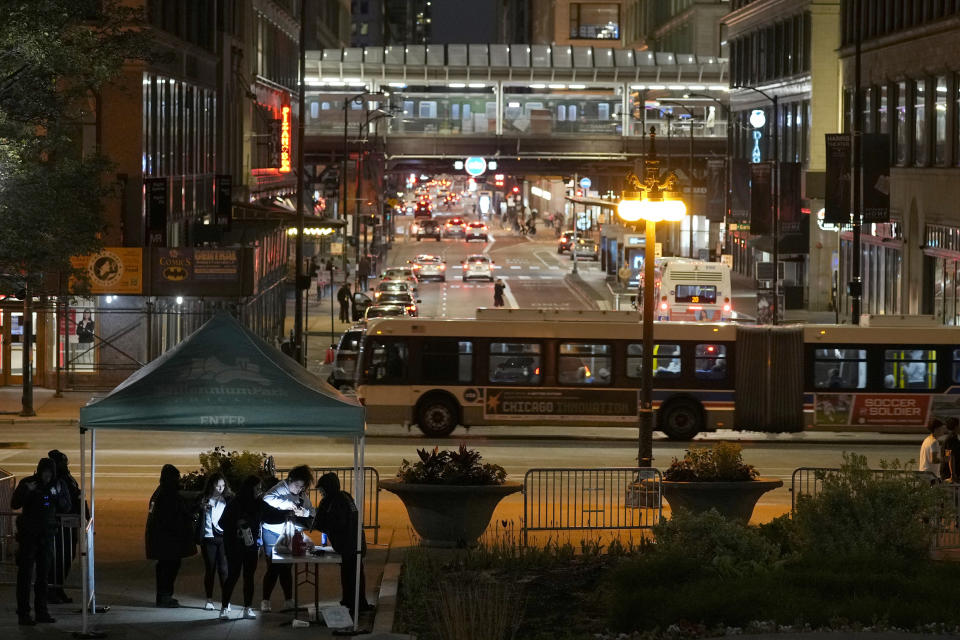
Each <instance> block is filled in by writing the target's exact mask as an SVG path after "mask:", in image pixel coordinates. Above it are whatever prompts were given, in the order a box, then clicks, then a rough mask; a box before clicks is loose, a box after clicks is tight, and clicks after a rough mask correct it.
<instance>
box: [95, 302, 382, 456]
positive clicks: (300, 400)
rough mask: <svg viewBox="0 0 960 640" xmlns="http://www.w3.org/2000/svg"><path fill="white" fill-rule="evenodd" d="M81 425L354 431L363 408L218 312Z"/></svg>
mask: <svg viewBox="0 0 960 640" xmlns="http://www.w3.org/2000/svg"><path fill="white" fill-rule="evenodd" d="M80 426H81V427H86V428H98V429H130V430H142V431H207V432H218V433H222V432H229V433H261V434H282V435H326V436H346V437H351V436H358V435H362V434H363V431H364V409H363V407H362V406H360V404H358V403H357V402H355V401H353V400H351V399H350V398H347V397H346V396H344V395H342V394H341V393H340V392H338V391H337V390H336V389H334V388H333V387H331V386H330V385H328V384H327V383H326V382H324V381H323V380H322V379H321V378H320V377H319V376H317V375H315V374H313V373H310V372H309V371H307V370H306V369H304V368H303V367H301V366H300V365H299V364H298V363H297V362H296V361H294V360H293V359H292V358H290V357H289V356H287V355H285V354H283V353H282V352H280V351H279V350H277V349H276V348H274V347H272V346H270V345H269V344H267V343H266V342H264V341H263V340H261V339H260V338H259V337H257V336H256V335H255V334H254V333H252V332H251V331H249V330H248V329H247V328H246V327H244V326H243V325H241V324H240V323H239V322H238V321H237V320H235V319H234V318H233V317H231V316H230V315H229V314H226V313H221V314H218V315H217V316H215V317H213V318H211V319H210V320H209V321H208V322H207V323H206V324H204V325H203V326H202V327H200V328H199V329H198V330H197V331H195V332H194V333H193V334H192V335H190V336H189V337H188V338H187V339H186V340H184V341H183V342H181V343H180V344H179V345H177V347H176V348H174V349H171V350H170V351H168V352H167V353H165V354H164V355H162V356H161V357H159V358H157V359H156V360H154V361H153V362H151V363H149V364H147V365H146V366H144V367H143V368H141V369H140V370H139V371H137V372H136V373H134V374H133V375H131V376H130V377H129V378H127V379H126V380H125V381H124V382H123V383H122V384H120V386H118V387H117V388H115V389H114V390H113V391H111V392H110V394H109V395H107V396H106V397H104V398H101V399H99V400H97V401H95V402H93V403H91V404H89V405H87V406H86V407H84V408H82V409H81V410H80Z"/></svg>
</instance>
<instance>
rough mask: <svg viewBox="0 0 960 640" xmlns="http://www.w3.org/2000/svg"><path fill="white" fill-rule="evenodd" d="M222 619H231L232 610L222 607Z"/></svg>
mask: <svg viewBox="0 0 960 640" xmlns="http://www.w3.org/2000/svg"><path fill="white" fill-rule="evenodd" d="M220 619H221V620H229V619H230V610H229V609H220Z"/></svg>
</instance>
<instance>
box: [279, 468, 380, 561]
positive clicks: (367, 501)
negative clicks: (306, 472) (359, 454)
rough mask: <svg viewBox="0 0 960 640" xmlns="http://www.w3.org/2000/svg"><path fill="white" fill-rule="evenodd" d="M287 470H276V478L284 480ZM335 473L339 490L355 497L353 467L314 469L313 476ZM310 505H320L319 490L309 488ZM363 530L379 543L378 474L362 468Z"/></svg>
mask: <svg viewBox="0 0 960 640" xmlns="http://www.w3.org/2000/svg"><path fill="white" fill-rule="evenodd" d="M289 471H290V470H289V469H277V477H278V478H286V477H287V473H289ZM331 472H332V473H335V474H337V478H339V480H340V488H341V489H343V490H344V491H346V492H347V493H349V494H350V495H353V496H355V495H356V491H354V488H353V467H314V469H313V476H314V478H319V477H320V476H322V475H323V474H325V473H331ZM309 492H310V493H309V495H310V503H311V504H313V506H314V507H316V506H317V505H318V504H320V490H319V489H317V488H316V487H309ZM363 528H364V530H365V531H367V530H371V531H373V544H378V543H379V542H380V474H379V473H378V472H377V470H376V469H374V468H373V467H364V468H363Z"/></svg>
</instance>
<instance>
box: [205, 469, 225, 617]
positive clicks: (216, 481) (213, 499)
mask: <svg viewBox="0 0 960 640" xmlns="http://www.w3.org/2000/svg"><path fill="white" fill-rule="evenodd" d="M229 497H230V489H229V487H227V479H226V478H224V477H223V474H222V473H213V474H211V475H210V476H209V477H208V478H207V484H206V486H205V487H204V489H203V495H202V496H201V498H200V508H201V511H200V518H199V520H198V522H199V526H200V528H201V531H200V533H201V534H202V535H201V536H200V555H202V556H203V588H204V591H205V593H206V595H207V603H206V604H205V605H204V607H203V608H204V609H206V610H207V611H213V610H214V609H215V607H214V606H213V579H214V577H215V576H216V577H218V578H219V582H220V593H221V594H222V593H223V583H224V581H225V580H226V579H227V554H226V550H225V549H224V543H223V528H222V527H221V526H220V519H221V518H222V517H223V511H224V509H226V507H227V499H228V498H229Z"/></svg>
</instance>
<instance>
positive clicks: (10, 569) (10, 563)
mask: <svg viewBox="0 0 960 640" xmlns="http://www.w3.org/2000/svg"><path fill="white" fill-rule="evenodd" d="M16 486H17V479H16V477H15V476H14V475H13V474H12V473H10V472H8V471H4V470H3V469H0V509H8V508H9V507H10V498H11V497H13V490H14V489H16ZM9 513H10V512H8V511H0V584H12V583H13V582H14V581H15V580H16V575H17V569H16V559H15V558H14V551H15V550H16V538H15V536H16V524H15V522H14V518H15V515H16V514H11V515H5V514H9Z"/></svg>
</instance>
